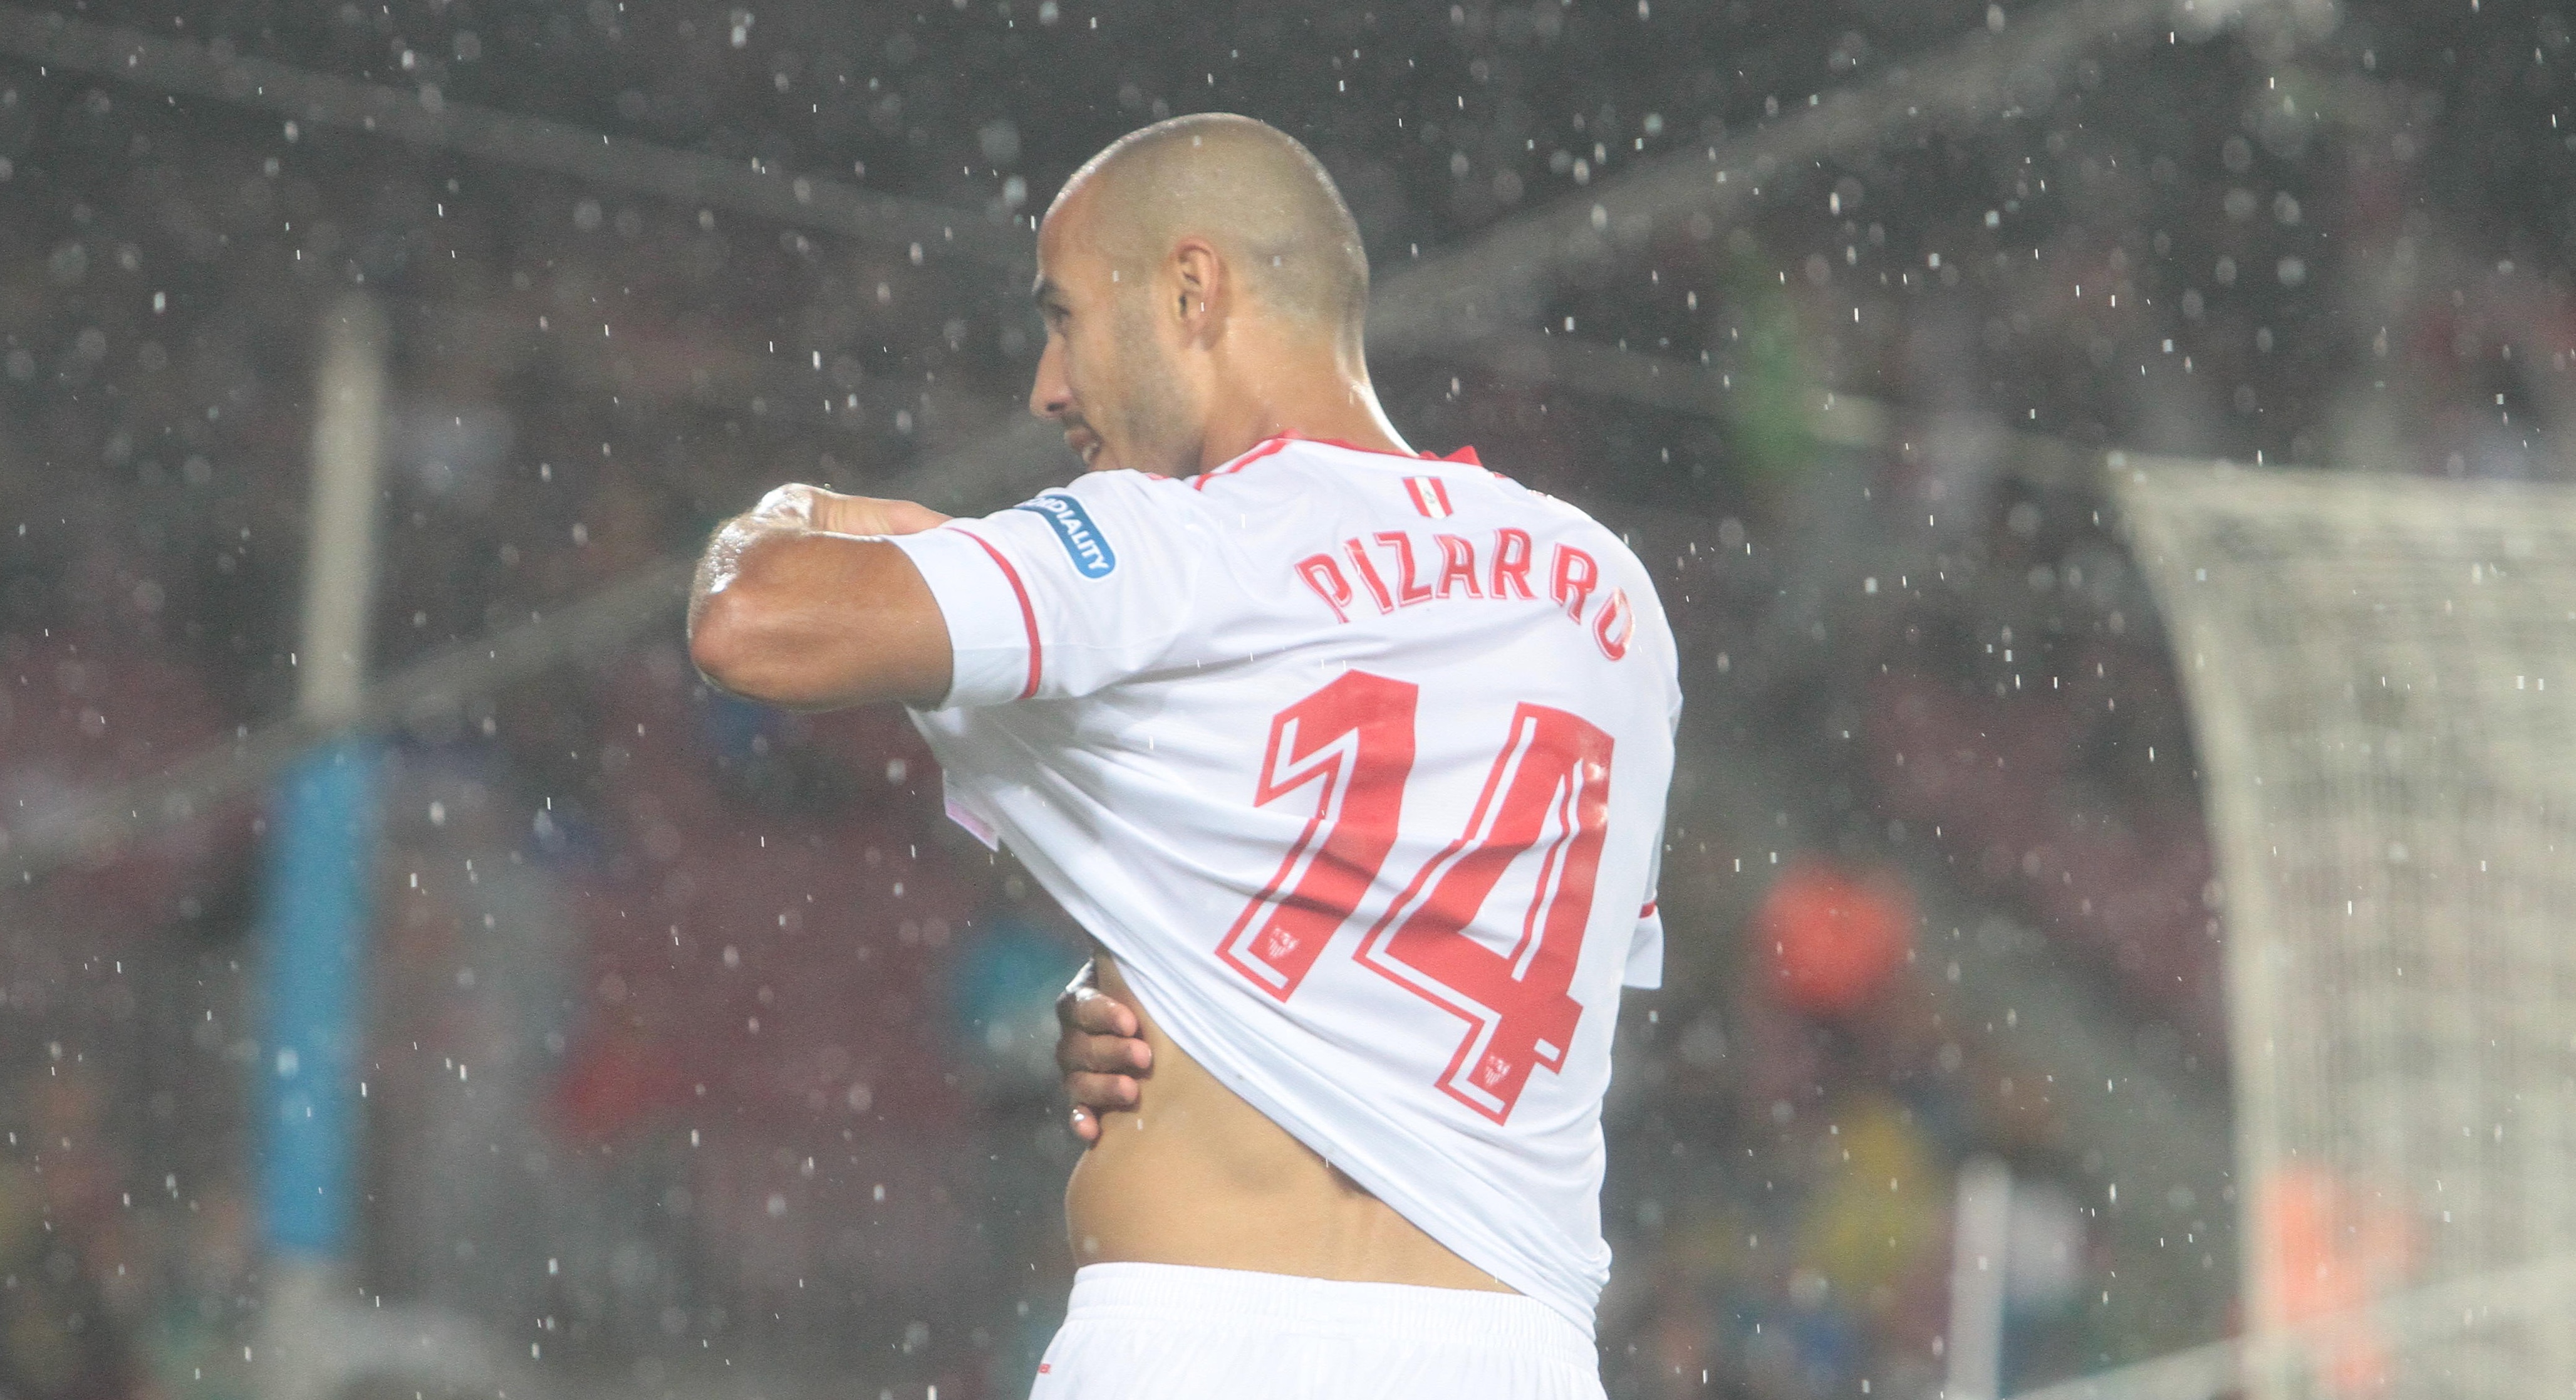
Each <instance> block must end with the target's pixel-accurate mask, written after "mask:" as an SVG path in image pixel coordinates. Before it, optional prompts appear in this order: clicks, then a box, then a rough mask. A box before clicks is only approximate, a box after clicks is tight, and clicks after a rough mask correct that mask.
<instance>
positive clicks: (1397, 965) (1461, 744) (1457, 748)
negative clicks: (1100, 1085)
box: [893, 438, 1681, 1332]
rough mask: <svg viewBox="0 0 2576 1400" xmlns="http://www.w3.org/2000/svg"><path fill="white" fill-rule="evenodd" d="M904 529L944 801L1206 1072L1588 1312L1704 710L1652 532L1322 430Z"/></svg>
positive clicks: (1349, 1169) (1584, 1316) (1512, 1271)
mask: <svg viewBox="0 0 2576 1400" xmlns="http://www.w3.org/2000/svg"><path fill="white" fill-rule="evenodd" d="M893 543H895V544H896V545H897V546H899V547H900V548H902V549H903V551H904V552H905V553H906V554H907V555H909V556H910V557H911V558H912V561H913V562H914V563H915V564H916V565H918V566H919V567H920V569H921V573H922V576H923V577H924V578H925V579H927V580H928V581H929V584H930V589H931V592H932V594H933V595H934V596H935V597H936V598H937V599H938V602H939V607H940V610H941V612H942V613H943V614H944V615H945V617H946V620H947V625H948V631H949V637H950V641H951V642H952V644H953V646H954V648H955V654H956V670H955V681H954V686H953V689H952V690H951V691H950V693H949V695H948V697H947V699H946V700H945V701H944V702H943V703H942V705H941V707H940V708H938V709H937V710H933V711H928V712H921V713H917V714H916V717H915V718H916V720H917V722H918V723H919V724H920V726H921V730H922V732H923V733H924V734H925V735H926V736H927V737H928V739H929V741H930V746H931V750H932V752H933V753H935V754H937V755H938V757H939V761H940V762H941V764H943V765H944V766H945V767H946V769H947V782H948V792H949V802H950V810H951V811H952V813H954V814H956V815H957V817H958V819H959V821H960V822H961V823H964V824H966V825H967V826H968V827H969V829H974V830H978V831H979V834H981V835H984V837H985V839H986V840H987V841H990V840H992V839H994V837H995V836H996V835H998V836H999V838H1000V839H1001V840H1003V841H1005V842H1007V843H1008V844H1009V846H1010V848H1011V850H1012V852H1013V853H1014V854H1015V855H1017V856H1018V857H1019V858H1020V860H1021V861H1022V862H1023V863H1024V864H1025V865H1027V867H1028V868H1029V870H1030V871H1031V872H1032V873H1033V874H1034V875H1035V876H1036V877H1037V879H1038V880H1039V881H1040V883H1042V884H1043V885H1045V886H1046V888H1047V890H1048V892H1049V893H1051V894H1053V895H1054V896H1055V897H1056V899H1057V900H1058V901H1059V902H1061V903H1062V904H1063V906H1064V907H1065V909H1066V910H1067V911H1068V912H1069V913H1071V914H1072V915H1073V916H1074V918H1076V919H1077V920H1079V921H1080V922H1081V923H1082V925H1083V926H1084V927H1085V928H1086V929H1088V930H1090V932H1091V934H1092V935H1093V936H1094V937H1096V938H1098V939H1099V940H1100V942H1101V944H1102V945H1103V946H1105V947H1107V948H1108V949H1109V951H1110V952H1111V954H1112V955H1113V956H1115V957H1116V958H1117V960H1118V964H1119V967H1120V969H1121V970H1122V971H1123V972H1124V973H1125V975H1126V978H1127V981H1128V984H1129V985H1130V986H1131V987H1132V988H1134V990H1135V993H1136V996H1137V997H1138V999H1139V1000H1141V1001H1142V1002H1143V1003H1144V1010H1145V1011H1146V1012H1147V1013H1148V1014H1150V1015H1151V1016H1152V1017H1153V1018H1154V1020H1155V1021H1156V1022H1158V1023H1159V1024H1160V1025H1161V1026H1162V1027H1163V1029H1164V1031H1165V1032H1166V1033H1168V1034H1169V1035H1170V1036H1171V1038H1172V1039H1173V1041H1175V1042H1176V1043H1178V1044H1179V1045H1180V1046H1181V1048H1182V1049H1184V1050H1186V1051H1187V1052H1189V1054H1190V1055H1191V1056H1192V1057H1193V1058H1195V1059H1196V1060H1198V1061H1199V1063H1201V1064H1203V1065H1205V1066H1206V1067H1207V1068H1208V1070H1209V1071H1210V1072H1211V1073H1213V1074H1215V1075H1216V1076H1217V1078H1218V1079H1219V1080H1221V1081H1222V1082H1224V1083H1225V1084H1226V1085H1228V1086H1229V1087H1231V1088H1232V1089H1233V1090H1234V1091H1235V1092H1237V1093H1239V1094H1241V1095H1242V1096H1243V1097H1244V1098H1245V1099H1247V1100H1249V1101H1250V1102H1251V1103H1252V1105H1253V1106H1254V1107H1256V1108H1258V1109H1260V1110H1261V1111H1262V1112H1263V1113H1264V1114H1267V1115H1268V1116H1269V1117H1270V1118H1271V1119H1272V1120H1274V1121H1276V1122H1277V1123H1279V1124H1280V1125H1281V1126H1282V1127H1284V1128H1286V1129H1287V1130H1288V1131H1289V1132H1291V1133H1293V1134H1295V1135H1296V1136H1297V1137H1298V1138H1299V1139H1300V1140H1302V1141H1304V1142H1305V1143H1306V1144H1307V1145H1309V1146H1311V1147H1313V1148H1314V1149H1315V1150H1316V1151H1317V1152H1319V1153H1321V1154H1322V1155H1323V1156H1324V1157H1325V1158H1326V1159H1327V1160H1328V1161H1330V1162H1331V1163H1332V1164H1333V1165H1334V1166H1336V1167H1338V1168H1340V1169H1341V1170H1342V1171H1344V1172H1346V1173H1348V1174H1349V1175H1350V1176H1351V1178H1352V1179H1353V1180H1355V1181H1357V1182H1359V1183H1360V1184H1361V1185H1362V1186H1364V1187H1366V1188H1367V1189H1369V1190H1370V1191H1372V1192H1374V1193H1376V1195H1377V1196H1378V1197H1379V1198H1380V1199H1382V1200H1384V1201H1386V1202H1387V1203H1388V1204H1389V1205H1391V1206H1392V1207H1394V1208H1395V1209H1396V1210H1397V1211H1399V1212H1401V1213H1402V1214H1403V1215H1404V1216H1405V1217H1406V1218H1407V1219H1409V1220H1411V1221H1413V1222H1414V1223H1415V1224H1416V1225H1419V1226H1420V1227H1422V1229H1423V1230H1424V1231H1425V1232H1427V1233H1429V1234H1430V1235H1431V1236H1432V1238H1434V1239H1437V1240H1439V1241H1440V1242H1441V1243H1442V1244H1444V1245H1447V1246H1448V1247H1449V1248H1450V1249H1452V1250H1454V1251H1456V1252H1457V1253H1458V1254H1459V1255H1460V1256H1461V1257H1463V1258H1465V1259H1466V1260H1467V1261H1468V1262H1469V1263H1472V1264H1474V1265H1476V1266H1477V1267H1479V1268H1481V1269H1484V1270H1486V1271H1487V1272H1489V1273H1491V1274H1493V1275H1494V1276H1495V1277H1496V1278H1499V1279H1501V1280H1502V1281H1503V1282H1505V1283H1507V1284H1509V1285H1511V1286H1512V1287H1514V1288H1516V1289H1519V1290H1520V1291H1521V1292H1523V1293H1526V1294H1528V1295H1530V1296H1531V1297H1533V1298H1537V1299H1539V1300H1541V1301H1543V1302H1545V1303H1547V1304H1549V1305H1550V1306H1551V1307H1554V1308H1555V1309H1557V1310H1558V1311H1560V1312H1562V1313H1564V1314H1565V1315H1566V1316H1568V1317H1569V1318H1572V1319H1574V1320H1575V1321H1576V1322H1577V1323H1578V1324H1580V1325H1581V1326H1582V1327H1584V1328H1585V1329H1586V1330H1587V1332H1588V1331H1589V1329H1590V1328H1591V1326H1592V1315H1593V1308H1594V1305H1595V1304H1596V1303H1597V1302H1598V1300H1599V1298H1600V1293H1601V1288H1602V1285H1603V1283H1604V1282H1606V1281H1607V1279H1608V1276H1609V1267H1610V1250H1609V1246H1608V1245H1607V1244H1606V1243H1604V1242H1603V1240H1602V1238H1601V1221H1600V1197H1601V1179H1602V1165H1603V1153H1602V1139H1601V1100H1602V1095H1603V1093H1604V1091H1605V1090H1606V1089H1607V1088H1608V1085H1609V1082H1610V1041H1611V1032H1612V1029H1613V1026H1614V1023H1615V1022H1616V1021H1617V1019H1618V1010H1619V989H1620V987H1621V985H1622V984H1623V983H1624V984H1626V985H1629V986H1638V987H1651V986H1654V985H1656V984H1657V983H1658V981H1659V980H1660V979H1661V975H1662V960H1663V931H1662V925H1661V923H1660V921H1659V920H1658V919H1657V917H1656V914H1655V895H1654V888H1655V876H1656V868H1657V864H1658V857H1659V855H1660V853H1661V851H1662V846H1663V825H1664V792H1665V788H1666V786H1667V784H1668V783H1669V781H1670V779H1671V776H1672V763H1673V726H1674V723H1675V721H1676V720H1677V718H1678V717H1679V715H1680V711H1681V693H1680V688H1679V685H1678V683H1677V680H1676V675H1675V665H1674V655H1673V641H1672V634H1671V632H1670V630H1669V629H1668V628H1667V627H1666V626H1665V622H1664V615H1663V608H1662V605H1661V604H1660V603H1659V602H1658V601H1657V599H1656V597H1655V590H1654V586H1653V584H1652V582H1651V581H1650V579H1649V577H1648V575H1647V573H1646V570H1645V568H1644V567H1643V566H1642V565H1640V564H1639V563H1638V562H1637V560H1636V558H1635V556H1634V555H1632V554H1631V553H1630V552H1629V551H1628V550H1627V548H1626V547H1625V546H1623V545H1622V544H1621V543H1620V542H1619V540H1618V538H1617V537H1616V536H1614V535H1612V534H1610V533H1609V532H1608V531H1607V530H1605V529H1603V528H1602V527H1601V526H1600V525H1598V524H1596V523H1595V522H1594V521H1593V520H1592V519H1591V518H1590V517H1589V516H1586V515H1585V514H1583V513H1582V512H1581V511H1578V510H1576V509H1574V508H1573V507H1571V506H1568V505H1566V504H1564V503H1563V502H1560V501H1557V500H1554V499H1551V498H1549V497H1547V496H1544V495H1541V494H1539V493H1537V492H1534V491H1530V490H1527V489H1524V488H1523V487H1521V486H1519V485H1517V484H1515V483H1513V482H1511V481H1509V480H1506V479H1504V478H1502V477H1499V476H1496V475H1494V474H1493V473H1491V472H1488V471H1486V470H1485V469H1484V468H1483V467H1481V466H1479V465H1477V463H1476V460H1475V456H1474V454H1473V453H1472V452H1466V453H1461V454H1459V455H1458V456H1457V457H1455V458H1451V459H1448V460H1433V459H1428V458H1413V457H1403V456H1397V455H1394V454H1390V453H1381V452H1369V451H1363V450H1361V449H1358V448H1352V447H1347V446H1342V445H1338V444H1331V443H1323V442H1316V441H1311V440H1307V439H1302V438H1278V439H1273V440H1271V441H1268V442H1265V443H1263V444H1262V445H1260V446H1259V447H1257V448H1255V449H1253V450H1252V451H1251V452H1248V453H1246V454H1244V455H1243V456H1242V457H1240V458H1237V459H1236V460H1234V461H1232V462H1229V463H1227V464H1226V465H1225V466H1222V467H1219V468H1217V469H1216V470H1214V471H1211V472H1209V473H1207V474H1206V475H1204V476H1199V477H1193V478H1190V479H1188V480H1171V479H1167V478H1162V477H1156V476H1150V475H1147V474H1144V473H1141V472H1132V471H1109V472H1097V473H1092V474H1089V475H1086V476H1084V477H1083V478H1082V479H1080V480H1079V481H1076V482H1074V483H1073V484H1072V485H1070V486H1067V487H1065V488H1063V489H1061V490H1052V491H1047V492H1045V493H1043V494H1041V495H1039V496H1038V497H1036V498H1035V499H1034V500H1031V501H1028V502H1026V503H1025V504H1022V505H1018V506H1014V507H1012V508H1010V509H1009V510H1005V511H1001V512H999V513H997V514H994V515H989V516H986V517H984V518H982V519H980V520H957V521H952V522H950V523H949V524H947V525H943V526H941V527H939V528H937V529H934V530H929V531H925V532H923V533H920V534H915V535H907V536H902V537H898V538H896V539H894V541H893Z"/></svg>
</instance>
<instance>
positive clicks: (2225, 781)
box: [2108, 453, 2576, 1400]
mask: <svg viewBox="0 0 2576 1400" xmlns="http://www.w3.org/2000/svg"><path fill="white" fill-rule="evenodd" d="M2108 471H2109V475H2110V482H2109V484H2110V487H2111V491H2112V493H2113V495H2114V498H2115V499H2116V501H2117V502H2118V504H2119V507H2120V509H2121V513H2122V516H2123V518H2124V520H2125V522H2126V525H2127V528H2128V530H2129V532H2130V540H2131V545H2132V548H2133V549H2134V551H2135V554H2136V557H2137V560H2138V563H2139V565H2140V567H2141V568H2142V569H2143V570H2144V571H2145V573H2146V575H2147V577H2148V579H2149V580H2150V582H2151V583H2152V585H2153V587H2154V589H2155V594H2156V598H2157V601H2158V603H2159V605H2160V607H2161V608H2162V610H2163V613H2164V618H2165V624H2166V628H2167V631H2168V635H2169V637H2170V639H2171V643H2172V646H2173V649H2174V653H2175V660H2176V664H2177V666H2178V668H2179V670H2180V672H2181V676H2182V680H2183V683H2184V687H2185V694H2186V695H2187V696H2188V699H2189V703H2190V707H2191V711H2192V724H2193V732H2194V735H2195V739H2196V742H2197V745H2198V750H2199V766H2200V770H2201V775H2202V781H2203V783H2204V791H2205V793H2206V797H2207V802H2208V809H2209V814H2210V821H2211V833H2212V838H2213V841H2214V844H2215V847H2216V855H2217V867H2218V870H2219V874H2220V877H2221V881H2222V884H2223V888H2224V891H2225V913H2226V936H2227V973H2228V996H2229V1020H2230V1025H2231V1050H2232V1057H2233V1061H2234V1067H2233V1068H2234V1078H2235V1083H2236V1104H2237V1130H2236V1131H2237V1160H2238V1181H2239V1192H2238V1197H2239V1201H2240V1203H2241V1205H2242V1208H2243V1210H2244V1212H2245V1220H2244V1225H2245V1228H2244V1230H2243V1231H2242V1234H2241V1238H2242V1239H2243V1241H2244V1247H2245V1254H2246V1258H2245V1265H2246V1267H2245V1281H2246V1284H2245V1286H2246V1310H2245V1315H2246V1330H2247V1333H2248V1338H2247V1340H2248V1341H2249V1342H2252V1343H2255V1345H2254V1346H2252V1347H2250V1348H2248V1349H2247V1350H2246V1352H2245V1355H2246V1357H2247V1360H2248V1362H2249V1364H2248V1366H2247V1374H2246V1375H2244V1377H2243V1382H2244V1384H2245V1387H2246V1388H2245V1393H2246V1394H2247V1395H2249V1396H2251V1397H2255V1400H2291V1398H2292V1397H2307V1396H2338V1395H2362V1394H2370V1395H2385V1396H2391V1397H2402V1398H2403V1400H2414V1397H2425V1400H2430V1398H2431V1397H2437V1396H2438V1397H2444V1400H2487V1397H2495V1398H2496V1400H2502V1397H2507V1396H2511V1397H2522V1396H2536V1395H2567V1394H2570V1393H2571V1390H2576V1296H2568V1295H2567V1293H2566V1291H2565V1290H2564V1289H2563V1287H2562V1288H2559V1289H2556V1290H2553V1291H2557V1292H2559V1293H2560V1299H2559V1300H2558V1301H2557V1302H2556V1303H2555V1304H2553V1305H2544V1306H2538V1307H2508V1308H2503V1309H2499V1310H2497V1311H2495V1312H2492V1313H2488V1314H2485V1315H2484V1316H2477V1315H2471V1316H2468V1317H2465V1318H2464V1319H2462V1321H2463V1322H2464V1324H2465V1325H2461V1326H2457V1327H2448V1328H2440V1329H2436V1330H2434V1331H2432V1332H2429V1333H2428V1332H2424V1331H2422V1330H2420V1329H2411V1330H2410V1329H2406V1328H2396V1329H2391V1328H2389V1327H2386V1326H2384V1325H2381V1324H2380V1323H2378V1322H2375V1321H2373V1320H2372V1313H2371V1307H2370V1305H2371V1304H2372V1303H2373V1302H2374V1301H2375V1300H2383V1299H2386V1298H2387V1297H2388V1296H2389V1295H2391V1294H2395V1293H2403V1292H2413V1291H2416V1290H2421V1289H2424V1288H2426V1287H2427V1286H2428V1285H2431V1286H2439V1285H2443V1284H2447V1283H2454V1282H2466V1281H2468V1280H2471V1279H2474V1278H2477V1277H2480V1276H2503V1277H2514V1276H2516V1275H2517V1272H2518V1271H2520V1270H2523V1269H2526V1268H2527V1267H2528V1266H2531V1265H2533V1264H2535V1263H2536V1262H2538V1261H2544V1260H2549V1259H2552V1258H2561V1257H2566V1256H2569V1255H2571V1254H2576V488H2569V487H2564V486H2556V485H2542V484H2531V483H2500V482H2475V483H2472V482H2455V481H2446V480H2439V479H2432V478H2426V477H2416V476H2398V475H2390V474H2381V473H2371V472H2349V471H2336V472H2328V471H2304V470H2300V471H2290V470H2255V469H2247V468H2243V467H2231V466H2229V465H2227V464H2223V463H2207V462H2184V461H2173V460H2152V459H2147V458H2142V457H2138V456H2135V455H2126V456H2124V455H2123V454H2118V453H2114V454H2112V456H2111V458H2110V460H2109V467H2108ZM2526 1277H2527V1276H2526ZM2526 1286H2528V1284H2526ZM2522 1301H2526V1302H2527V1301H2529V1300H2522ZM2356 1319H2358V1320H2356ZM2383 1378H2384V1379H2383Z"/></svg>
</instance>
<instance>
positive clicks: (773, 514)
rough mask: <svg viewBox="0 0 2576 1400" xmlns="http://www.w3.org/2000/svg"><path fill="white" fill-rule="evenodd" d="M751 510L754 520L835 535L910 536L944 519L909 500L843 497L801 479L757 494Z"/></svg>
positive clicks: (937, 513) (942, 516)
mask: <svg viewBox="0 0 2576 1400" xmlns="http://www.w3.org/2000/svg"><path fill="white" fill-rule="evenodd" d="M751 513H752V515H753V516H754V517H755V518H758V519H763V520H777V521H785V522H791V523H794V524H798V525H803V526H806V527H808V528H810V529H815V530H824V531H828V532H830V533H832V534H835V535H911V534H918V533H920V532H921V531H923V530H927V529H929V528H930V527H932V526H934V525H939V524H942V523H945V522H946V521H947V519H948V517H947V516H944V515H942V514H940V513H939V512H937V511H935V510H932V509H931V508H930V507H928V506H924V505H917V504H915V503H913V502H911V501H892V500H885V499H882V498H879V497H876V496H844V495H842V494H840V493H839V492H837V491H826V490H824V489H823V488H822V487H820V486H808V485H806V484H805V483H803V482H801V481H797V482H789V483H788V484H787V485H785V486H781V487H779V488H778V489H776V490H774V491H772V492H770V493H769V494H768V495H766V496H763V497H761V498H760V504H759V505H756V506H754V507H752V509H751Z"/></svg>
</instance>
